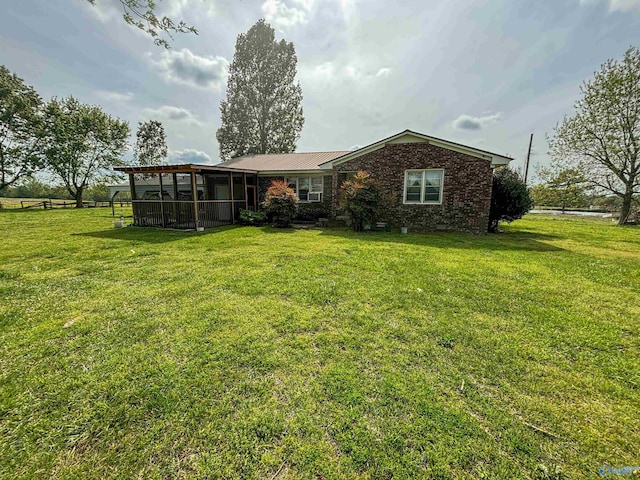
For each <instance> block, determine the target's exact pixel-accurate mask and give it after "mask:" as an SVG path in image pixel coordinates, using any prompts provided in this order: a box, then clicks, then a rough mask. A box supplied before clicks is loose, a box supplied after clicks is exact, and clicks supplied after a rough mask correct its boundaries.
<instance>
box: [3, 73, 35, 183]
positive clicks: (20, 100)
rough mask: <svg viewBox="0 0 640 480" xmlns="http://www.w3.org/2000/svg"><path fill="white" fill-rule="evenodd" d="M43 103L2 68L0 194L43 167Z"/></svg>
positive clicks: (22, 82) (13, 75)
mask: <svg viewBox="0 0 640 480" xmlns="http://www.w3.org/2000/svg"><path fill="white" fill-rule="evenodd" d="M42 108H43V103H42V99H41V98H40V96H39V95H38V93H37V92H36V91H35V90H34V89H33V87H31V86H29V85H25V84H24V81H23V80H22V79H21V78H20V77H18V76H17V75H15V74H12V73H11V72H10V71H9V70H8V69H7V68H6V67H5V66H4V65H0V191H2V190H4V189H6V188H7V187H10V186H11V185H14V184H15V183H16V182H18V181H20V180H21V179H23V178H25V177H27V176H29V175H31V174H32V173H33V172H34V171H36V170H37V169H38V168H40V167H41V166H42V148H43V145H44V142H43V134H42V132H43V130H42Z"/></svg>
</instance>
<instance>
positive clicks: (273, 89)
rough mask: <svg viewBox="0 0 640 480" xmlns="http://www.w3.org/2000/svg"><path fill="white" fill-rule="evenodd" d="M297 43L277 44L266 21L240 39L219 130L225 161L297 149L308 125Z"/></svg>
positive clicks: (218, 134) (259, 22)
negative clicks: (298, 76)
mask: <svg viewBox="0 0 640 480" xmlns="http://www.w3.org/2000/svg"><path fill="white" fill-rule="evenodd" d="M297 63H298V59H297V57H296V52H295V48H294V46H293V43H291V42H286V41H285V40H280V41H279V42H278V41H276V39H275V31H274V30H273V28H272V27H271V25H269V24H268V23H266V22H265V21H264V20H263V19H261V20H258V22H257V23H256V24H255V25H254V26H252V27H251V28H250V29H249V30H248V31H247V32H246V33H242V34H240V35H239V36H238V39H237V41H236V51H235V54H234V56H233V62H232V63H231V66H230V68H229V80H228V83H227V98H226V100H223V101H222V102H221V104H220V112H221V114H222V126H221V127H220V128H219V129H218V132H217V138H218V142H219V143H220V156H221V157H222V159H223V160H229V159H230V158H234V157H239V156H242V155H247V154H257V153H289V152H293V151H295V149H296V142H297V141H298V139H299V138H300V131H301V130H302V125H303V124H304V117H303V115H302V89H301V88H300V84H299V83H298V82H296V80H295V77H296V68H297Z"/></svg>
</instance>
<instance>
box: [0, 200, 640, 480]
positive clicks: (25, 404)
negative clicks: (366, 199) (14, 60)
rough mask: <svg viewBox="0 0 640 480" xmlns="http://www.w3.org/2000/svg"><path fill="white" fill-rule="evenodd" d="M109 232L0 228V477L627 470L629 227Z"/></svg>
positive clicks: (631, 324)
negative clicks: (481, 232) (490, 231)
mask: <svg viewBox="0 0 640 480" xmlns="http://www.w3.org/2000/svg"><path fill="white" fill-rule="evenodd" d="M111 225H112V224H111V218H110V217H109V216H108V213H107V210H106V209H103V210H99V209H92V210H86V211H75V210H54V211H28V212H0V228H1V230H2V232H3V234H2V242H1V244H0V307H1V308H0V477H1V478H12V479H18V478H82V479H93V478H95V479H98V478H145V479H146V478H207V479H213V478H243V479H244V478H266V479H275V478H278V479H294V478H308V479H342V478H343V479H354V478H356V479H369V478H371V479H374V478H375V479H379V478H434V479H435V478H439V479H446V478H492V479H493V478H505V479H506V478H564V477H563V475H564V476H566V478H599V475H598V471H599V468H600V466H601V465H611V466H625V465H638V464H640V453H639V450H638V446H639V445H640V349H639V347H640V340H639V339H640V297H639V295H638V294H639V292H640V287H639V281H640V229H639V228H637V227H628V228H620V227H616V226H613V225H610V224H608V223H603V222H591V221H585V220H579V219H571V220H566V219H553V218H544V217H534V216H529V217H527V218H525V219H523V220H520V221H517V222H515V223H514V224H512V225H510V226H507V227H506V228H505V229H506V232H505V233H502V234H499V235H486V236H472V235H463V234H452V233H437V234H426V235H420V234H409V235H400V234H399V233H368V234H366V233H365V234H354V233H351V232H349V231H346V230H331V229H329V230H324V231H320V230H276V229H270V228H255V227H236V228H234V227H228V228H220V229H217V230H214V231H207V232H206V233H183V232H171V231H160V230H145V229H133V228H127V229H119V230H115V229H112V228H111ZM559 471H561V472H562V473H561V474H558V475H555V476H553V475H552V473H554V472H555V473H557V472H559ZM545 472H548V475H549V476H545V475H547V473H545ZM555 473H554V474H555Z"/></svg>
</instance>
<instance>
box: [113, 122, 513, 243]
mask: <svg viewBox="0 0 640 480" xmlns="http://www.w3.org/2000/svg"><path fill="white" fill-rule="evenodd" d="M511 160H512V158H511V157H508V156H505V155H499V154H496V153H491V152H488V151H485V150H480V149H477V148H473V147H469V146H466V145H461V144H458V143H454V142H450V141H447V140H442V139H440V138H435V137H431V136H428V135H423V134H421V133H417V132H413V131H411V130H405V131H404V132H401V133H398V134H397V135H393V136H391V137H388V138H385V139H383V140H380V141H378V142H376V143H373V144H371V145H368V146H366V147H363V148H360V149H358V150H354V151H330V152H310V153H287V154H267V155H246V156H243V157H238V158H234V159H232V160H230V161H227V162H223V163H220V164H217V165H195V164H186V165H161V166H127V167H116V168H115V169H116V170H118V171H120V172H124V173H128V174H129V188H130V191H131V197H132V202H133V215H134V225H138V226H156V227H167V228H187V229H194V228H198V227H202V228H207V227H214V226H219V225H226V224H231V223H235V222H236V221H237V220H238V218H239V212H240V209H250V210H253V209H257V208H258V205H259V203H260V202H261V201H262V200H263V199H264V195H265V192H266V190H267V188H268V187H269V185H270V184H271V182H272V181H273V180H276V179H277V180H285V181H286V182H288V183H289V184H290V185H291V187H292V188H293V189H294V190H295V191H296V193H297V195H298V201H299V202H300V204H301V205H302V204H309V205H313V204H316V206H322V205H323V206H324V207H325V208H326V211H327V212H328V214H329V215H330V216H335V215H336V214H337V212H338V208H339V191H340V185H341V184H342V182H343V181H344V180H346V179H347V178H349V177H350V175H353V174H354V173H355V172H357V171H359V170H365V171H367V172H369V173H370V174H371V176H372V177H373V178H374V179H375V180H376V181H377V183H378V185H379V186H380V187H381V189H382V190H383V192H384V193H385V196H386V198H387V199H388V200H389V201H388V207H387V208H386V209H385V211H384V214H383V216H384V218H382V219H381V220H384V221H386V222H387V223H388V224H390V225H391V226H395V227H400V226H406V227H409V229H411V230H416V231H429V230H455V231H464V232H471V233H484V232H486V231H487V226H488V223H489V207H490V203H491V185H492V172H493V169H494V168H496V167H500V166H504V165H508V164H509V162H510V161H511ZM194 193H195V194H194Z"/></svg>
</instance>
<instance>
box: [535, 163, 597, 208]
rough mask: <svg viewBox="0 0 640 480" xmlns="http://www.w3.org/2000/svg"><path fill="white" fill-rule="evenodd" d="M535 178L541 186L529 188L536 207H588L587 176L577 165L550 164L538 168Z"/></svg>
mask: <svg viewBox="0 0 640 480" xmlns="http://www.w3.org/2000/svg"><path fill="white" fill-rule="evenodd" d="M536 173H537V176H538V178H539V179H540V180H542V182H543V183H542V185H536V186H534V187H532V188H531V197H532V198H533V201H534V203H535V204H536V205H538V206H540V205H544V206H548V207H561V208H562V211H563V212H564V211H565V210H566V209H567V208H584V207H586V206H588V197H587V189H586V187H585V184H586V181H587V178H588V175H587V173H586V172H585V171H584V170H583V168H581V167H580V166H579V165H577V166H571V165H566V164H564V163H563V162H562V161H560V160H557V161H554V162H552V164H551V165H549V166H547V167H540V168H538V170H537V172H536Z"/></svg>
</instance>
